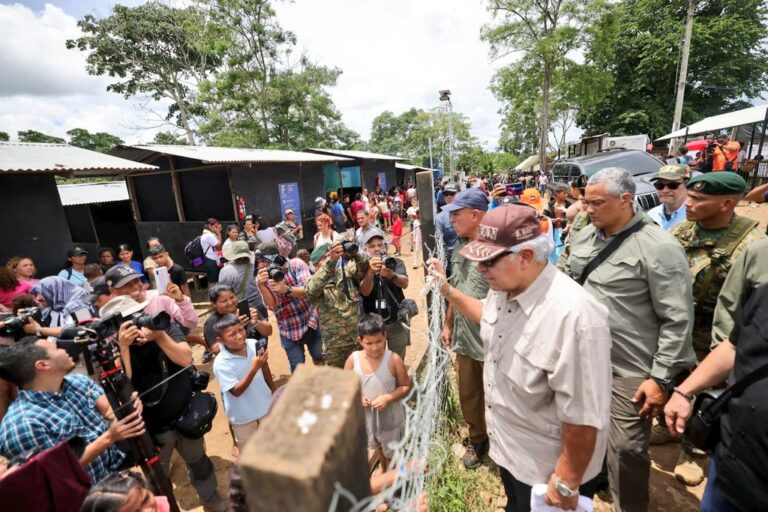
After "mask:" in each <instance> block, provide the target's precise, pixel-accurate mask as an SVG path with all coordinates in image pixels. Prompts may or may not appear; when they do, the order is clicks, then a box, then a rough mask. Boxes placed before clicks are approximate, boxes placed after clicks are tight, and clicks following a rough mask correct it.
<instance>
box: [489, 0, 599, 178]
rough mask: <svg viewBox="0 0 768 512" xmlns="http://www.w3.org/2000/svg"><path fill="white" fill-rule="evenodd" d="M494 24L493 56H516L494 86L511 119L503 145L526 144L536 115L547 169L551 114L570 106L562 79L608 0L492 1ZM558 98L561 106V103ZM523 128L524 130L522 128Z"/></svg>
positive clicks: (491, 26)
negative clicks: (516, 58)
mask: <svg viewBox="0 0 768 512" xmlns="http://www.w3.org/2000/svg"><path fill="white" fill-rule="evenodd" d="M489 10H490V12H491V14H492V16H493V18H494V23H491V24H489V25H488V26H486V27H484V29H483V31H482V37H483V39H484V40H486V41H488V43H489V44H490V47H491V55H492V56H493V57H494V58H500V57H504V56H508V55H510V54H516V55H518V56H519V58H518V60H517V61H516V62H515V63H513V64H511V65H510V66H509V67H508V68H506V69H505V70H502V71H501V72H500V73H499V75H498V76H497V78H496V84H495V86H494V91H495V92H496V94H497V96H498V97H499V98H500V99H501V100H502V102H503V103H504V104H505V107H504V108H503V109H502V114H503V115H504V117H505V120H506V121H507V122H508V123H509V124H508V126H506V127H505V128H506V130H504V131H503V136H504V139H506V140H502V141H501V142H502V145H504V144H508V145H510V146H511V148H515V149H517V148H519V149H527V147H526V144H527V143H526V142H525V141H526V140H529V137H530V135H531V133H530V132H531V128H530V126H531V121H532V120H533V118H534V116H535V117H536V120H537V122H536V124H535V130H536V140H537V141H538V144H537V145H538V153H539V162H540V165H541V166H542V168H545V163H546V162H545V160H546V152H547V147H548V145H549V130H550V127H551V125H552V119H553V117H556V116H553V113H557V110H558V109H563V108H567V103H568V101H567V98H565V96H564V92H565V88H559V87H560V84H562V83H563V82H564V79H565V77H566V75H567V74H569V72H571V71H572V70H573V69H574V68H577V67H578V66H579V65H580V64H579V63H578V62H576V61H575V60H574V59H573V56H574V55H575V54H577V53H579V52H581V51H583V49H585V48H586V47H587V46H588V44H589V42H590V40H591V38H592V36H593V35H594V30H593V26H594V25H595V24H597V23H599V22H601V21H602V20H603V18H604V16H605V13H606V11H607V5H606V2H605V0H546V1H544V0H533V1H532V0H490V1H489ZM558 102H559V105H558ZM521 130H522V133H520V131H521Z"/></svg>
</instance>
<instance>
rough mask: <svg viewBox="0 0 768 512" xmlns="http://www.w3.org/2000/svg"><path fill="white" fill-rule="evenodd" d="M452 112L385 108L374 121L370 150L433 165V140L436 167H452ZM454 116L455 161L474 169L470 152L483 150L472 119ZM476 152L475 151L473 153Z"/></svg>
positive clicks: (454, 114)
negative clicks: (400, 112)
mask: <svg viewBox="0 0 768 512" xmlns="http://www.w3.org/2000/svg"><path fill="white" fill-rule="evenodd" d="M448 115H449V114H447V113H446V112H444V111H424V110H421V109H416V108H411V109H410V110H406V111H405V112H403V113H402V114H400V115H395V114H393V113H392V112H389V111H385V112H382V113H381V114H379V115H378V116H376V117H375V118H374V120H373V122H372V123H371V139H370V141H369V142H368V149H369V150H371V151H375V152H378V153H386V154H390V155H397V156H401V157H403V158H407V159H408V160H410V161H411V162H413V163H414V164H415V165H421V166H425V167H426V166H429V164H430V162H429V160H430V158H429V148H430V141H431V145H432V162H433V165H434V166H436V167H442V168H447V167H448V161H449V158H448V152H449V151H450V140H449V138H448V134H449V130H448V124H449V123H448ZM452 115H453V117H452V119H451V123H452V125H453V126H452V127H453V136H454V160H455V161H456V163H457V167H459V168H463V169H467V170H469V169H471V167H472V163H473V160H472V159H471V158H468V157H467V155H469V154H470V153H472V152H473V151H475V150H479V149H480V145H479V144H478V142H477V139H475V138H474V137H473V136H472V132H471V125H470V122H469V119H468V118H467V117H466V116H464V115H462V114H460V113H457V112H454V113H453V114H452ZM472 154H475V153H472Z"/></svg>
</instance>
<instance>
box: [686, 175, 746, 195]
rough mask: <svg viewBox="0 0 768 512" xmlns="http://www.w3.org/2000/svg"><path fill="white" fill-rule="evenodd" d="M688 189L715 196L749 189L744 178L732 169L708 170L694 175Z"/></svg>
mask: <svg viewBox="0 0 768 512" xmlns="http://www.w3.org/2000/svg"><path fill="white" fill-rule="evenodd" d="M687 188H688V190H692V191H694V192H701V193H702V194H710V195H713V196H729V195H733V194H743V193H745V192H746V191H747V182H746V181H744V178H742V177H741V176H739V175H738V174H736V173H735V172H730V171H716V172H708V173H706V174H699V175H698V176H694V177H693V178H691V180H690V181H689V182H688V187H687Z"/></svg>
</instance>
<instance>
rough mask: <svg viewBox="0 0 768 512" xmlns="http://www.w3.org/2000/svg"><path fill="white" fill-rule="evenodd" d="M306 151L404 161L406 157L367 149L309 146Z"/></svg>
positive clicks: (368, 158)
mask: <svg viewBox="0 0 768 512" xmlns="http://www.w3.org/2000/svg"><path fill="white" fill-rule="evenodd" d="M307 151H311V152H313V153H322V154H325V155H339V156H345V157H348V158H363V159H367V160H394V161H396V162H397V161H404V160H407V158H400V157H399V156H392V155H382V154H381V153H371V152H369V151H352V150H346V149H323V148H309V149H308V150H307Z"/></svg>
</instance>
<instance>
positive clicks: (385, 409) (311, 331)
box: [0, 189, 418, 510]
mask: <svg viewBox="0 0 768 512" xmlns="http://www.w3.org/2000/svg"><path fill="white" fill-rule="evenodd" d="M364 192H366V191H364ZM396 192H397V191H396V190H395V189H393V190H392V193H393V194H394V193H396ZM397 197H398V199H397V200H395V199H392V198H391V197H390V196H389V195H388V194H385V193H372V194H367V193H366V194H365V195H363V193H358V194H357V196H356V199H357V200H358V201H359V203H362V204H363V206H360V205H359V204H358V205H354V209H355V213H356V215H355V216H352V215H351V211H349V216H347V214H346V213H344V211H343V210H342V209H341V205H340V203H339V202H338V201H337V197H336V196H334V195H331V196H330V197H329V199H330V200H331V202H332V203H333V206H332V207H331V208H330V209H326V208H318V211H317V215H316V218H315V223H316V226H317V228H318V232H317V235H316V236H315V237H314V239H310V240H308V243H304V242H303V239H304V232H303V231H304V226H303V223H302V222H301V221H300V220H298V219H296V218H295V212H294V211H293V210H292V209H286V210H285V211H284V212H283V214H284V218H283V219H282V220H281V221H280V222H279V223H277V224H275V225H274V226H267V225H266V223H265V221H264V219H263V218H262V217H260V216H259V215H249V216H247V217H245V218H244V219H243V221H242V223H240V224H232V225H229V226H227V227H226V228H223V226H222V223H221V222H219V221H218V220H217V219H213V218H211V219H208V220H207V221H206V222H205V223H204V226H203V229H202V231H201V233H200V236H199V237H197V238H196V239H195V240H193V241H191V242H190V244H188V247H186V248H185V251H184V253H185V256H186V257H187V259H189V260H190V261H189V262H185V263H189V264H190V265H191V266H193V267H196V268H198V269H200V271H201V272H203V273H204V274H205V276H206V278H207V283H208V290H207V294H208V298H209V300H210V304H211V311H210V313H209V314H208V317H207V319H206V320H205V322H203V323H202V325H201V318H200V316H199V315H198V312H197V311H196V310H195V308H194V307H193V304H192V302H191V292H190V286H189V283H188V276H187V271H186V270H185V268H184V266H182V265H180V264H179V263H178V262H175V261H173V259H172V258H171V256H170V254H169V253H168V251H167V250H166V248H165V247H164V245H163V243H162V241H161V240H160V239H158V238H154V237H153V238H150V239H149V240H147V242H146V248H145V251H144V253H145V255H146V258H145V259H144V261H143V262H142V261H141V260H140V259H139V258H137V257H136V256H135V253H134V251H133V249H132V248H131V247H130V246H129V245H127V244H120V245H119V246H118V247H117V250H114V249H112V248H110V247H101V248H99V249H98V254H97V261H98V262H97V263H88V256H89V254H88V251H86V250H85V249H84V248H83V247H80V246H75V247H73V248H72V249H71V250H69V251H68V252H67V254H66V260H65V264H64V266H63V269H62V270H61V271H60V272H58V273H56V275H52V276H47V277H43V278H42V279H37V276H36V269H35V265H34V262H33V261H32V259H31V258H28V257H14V258H11V260H9V261H8V263H7V265H6V266H5V267H4V268H2V269H0V304H1V305H0V308H2V311H0V313H3V316H2V317H0V318H1V319H0V334H2V338H0V343H2V344H3V349H2V350H0V395H1V396H2V399H1V400H0V418H2V423H0V453H2V454H3V455H4V456H6V457H7V459H8V460H9V461H11V460H14V459H18V460H17V461H16V462H14V463H13V464H12V465H14V464H16V465H17V463H18V462H19V461H21V459H20V458H23V460H24V461H26V460H27V459H29V458H30V456H32V455H33V454H35V453H37V452H40V451H41V450H43V451H44V453H47V452H48V450H54V448H56V447H57V446H58V445H59V444H60V443H66V442H68V441H69V440H70V439H72V438H82V440H83V447H82V449H80V450H77V449H75V448H73V449H72V450H73V451H74V453H75V457H76V459H77V460H79V462H80V464H81V465H82V467H83V468H84V469H85V473H86V475H87V476H86V477H84V478H86V479H88V480H89V482H87V483H91V482H92V483H93V484H95V485H94V486H93V487H92V488H91V490H90V493H89V494H88V495H87V497H86V494H85V493H81V494H82V495H79V496H78V497H77V498H75V497H74V496H72V499H78V500H80V502H82V501H83V500H85V501H84V503H83V510H94V509H95V508H94V507H96V506H97V505H96V504H97V503H101V504H103V503H105V499H104V493H105V492H107V491H106V490H105V489H114V488H115V486H122V490H121V491H120V493H122V494H123V498H124V501H120V500H115V501H114V504H115V506H114V507H113V508H109V507H107V508H100V509H99V510H138V509H134V508H121V507H120V506H118V505H119V504H120V503H122V504H127V503H133V500H134V498H137V496H134V494H135V493H137V492H138V493H140V494H141V493H144V491H147V492H150V491H148V490H147V489H146V486H144V485H143V484H137V483H136V482H140V479H139V480H136V479H135V478H133V477H130V478H127V479H126V477H122V476H119V475H121V474H122V473H121V472H122V471H123V470H124V469H126V468H129V467H131V466H133V465H134V464H136V463H137V462H139V460H137V459H136V458H135V453H133V452H132V450H131V449H130V445H129V443H130V442H131V440H132V439H134V438H138V437H140V436H143V435H145V434H147V433H148V434H149V435H150V436H151V439H152V441H153V442H154V443H155V445H156V446H157V447H158V448H159V452H158V460H159V463H160V464H161V465H162V467H163V468H164V470H165V472H166V474H168V471H169V465H170V460H171V454H172V453H173V451H174V450H175V451H177V452H178V453H179V455H180V456H181V458H182V459H183V461H184V463H185V464H186V466H187V470H188V474H189V478H190V482H191V484H192V486H193V487H194V489H195V490H196V491H197V495H198V497H199V499H200V502H201V503H202V504H203V506H204V507H205V509H206V510H225V509H226V508H227V500H225V499H223V498H222V497H221V496H219V494H218V491H217V479H216V474H215V472H214V467H213V464H212V462H211V460H210V458H209V456H208V454H207V453H206V449H205V444H204V442H203V434H204V433H205V432H207V431H208V430H209V429H210V424H211V421H212V416H211V414H215V408H213V411H212V412H211V411H210V410H209V411H208V412H210V414H208V415H206V414H202V415H201V414H199V413H200V411H201V410H202V409H200V407H201V406H204V405H205V402H204V399H203V401H201V399H200V398H199V397H201V396H204V395H205V393H201V391H203V390H204V387H205V386H204V385H200V383H199V381H200V380H201V375H200V373H201V372H200V371H199V370H198V369H196V367H195V365H194V364H193V358H192V349H191V346H193V345H195V344H199V345H202V346H203V347H204V353H203V362H210V361H211V360H212V361H213V364H212V373H213V375H214V376H215V378H216V380H217V381H218V384H219V388H220V391H221V402H222V403H223V409H224V413H225V414H226V417H227V419H228V423H229V427H230V432H231V434H232V439H233V455H234V456H235V457H237V456H238V454H239V450H240V449H242V447H243V446H244V444H245V443H246V442H247V440H248V439H249V438H250V437H251V436H252V435H253V434H254V433H255V432H256V430H257V429H258V426H259V424H260V422H261V421H262V419H263V418H264V416H266V415H267V413H268V411H269V410H270V408H271V405H272V403H273V402H274V400H275V399H276V397H277V396H278V393H276V392H277V389H276V387H275V382H274V379H273V376H272V372H271V370H270V367H269V359H268V358H269V356H268V352H267V348H268V346H269V345H268V344H269V338H270V337H271V335H272V334H273V327H272V324H271V323H270V321H269V315H270V311H271V312H272V313H271V315H273V316H274V318H275V321H276V326H277V335H278V338H279V341H280V345H281V347H282V349H283V350H284V351H285V354H286V357H287V359H288V362H289V366H290V371H291V372H293V371H294V370H295V369H296V367H297V366H298V365H299V364H301V363H304V362H305V357H306V353H307V352H308V353H309V356H310V357H311V358H312V360H313V362H314V364H327V365H331V366H335V367H338V368H340V369H344V368H346V369H348V370H349V371H354V372H356V373H357V374H358V375H359V376H360V379H361V385H362V387H363V406H364V407H365V409H366V425H367V426H368V429H367V431H368V434H369V444H370V446H371V447H372V448H375V449H376V450H377V453H378V454H379V457H380V462H381V464H382V467H383V468H386V467H387V464H388V461H389V460H391V458H392V443H393V442H397V441H399V440H400V439H401V438H402V436H403V435H404V430H405V425H404V424H403V422H404V414H403V410H402V407H403V406H402V404H401V400H402V398H403V397H404V396H405V395H407V394H408V392H409V390H410V386H411V384H410V380H409V377H408V375H407V373H406V371H405V366H404V362H403V361H404V358H405V354H406V350H407V346H408V345H409V344H410V331H409V329H408V324H409V323H410V318H411V316H413V315H414V314H415V313H416V311H415V308H413V307H412V305H413V304H412V301H410V302H409V301H406V300H405V296H404V293H403V289H405V288H406V287H407V286H408V284H409V279H408V274H407V271H406V268H405V264H404V262H403V261H402V260H401V259H399V258H398V257H397V256H396V255H395V254H397V255H398V256H399V238H400V236H402V221H401V220H400V219H399V215H400V214H401V213H402V212H403V211H404V209H407V208H410V207H412V206H413V205H415V204H416V203H415V198H414V197H411V199H410V200H409V199H408V195H407V193H404V194H403V195H402V197H401V196H400V195H397ZM363 198H365V199H366V201H365V202H364V201H363ZM390 201H392V207H391V209H390ZM403 202H405V208H403V206H402V203H403ZM319 203H320V202H318V204H319ZM347 207H348V208H352V207H353V204H349V205H348V206H347ZM412 215H413V216H418V214H417V213H413V214H412ZM393 217H394V222H392V220H393ZM341 218H343V219H344V222H343V223H340V222H339V219H341ZM348 219H354V221H352V220H350V221H349V223H347V220H348ZM337 230H338V231H337ZM392 231H394V232H395V233H396V235H394V239H395V244H393V245H395V246H396V247H397V250H396V251H393V250H391V249H390V247H389V245H390V243H391V242H392V238H393V235H392V234H391V233H392ZM310 242H311V243H310ZM196 258H199V259H196ZM414 304H415V303H414ZM163 313H164V314H166V315H168V318H169V319H170V321H169V322H168V323H167V325H163V326H161V325H160V324H158V326H156V327H155V328H150V327H148V326H144V325H136V324H135V322H134V320H135V318H136V315H137V314H144V315H148V317H149V318H155V317H157V318H161V314H163ZM111 318H120V319H121V320H120V323H119V327H118V328H116V330H115V332H114V342H115V345H116V347H117V353H118V354H119V360H120V363H119V366H120V367H121V368H122V371H123V372H124V374H125V375H126V376H127V378H128V379H129V380H130V383H131V385H132V387H133V389H135V390H136V395H135V400H134V401H133V402H132V404H130V405H131V407H132V408H133V412H131V413H130V414H127V415H123V414H116V412H115V411H114V410H113V407H114V406H115V405H114V404H113V403H110V402H109V401H108V400H107V396H106V395H105V392H104V390H103V389H102V388H101V386H99V385H98V384H97V383H96V381H97V380H98V379H99V368H96V369H95V370H94V368H92V361H91V358H90V357H89V356H87V355H86V356H83V355H82V350H80V349H79V348H75V347H74V346H73V344H72V343H66V342H62V340H66V339H67V338H68V337H69V336H72V335H74V334H73V333H76V332H79V331H78V329H79V328H81V327H82V326H86V327H87V326H88V325H90V322H92V321H93V319H97V321H99V322H100V324H99V325H104V324H108V323H109V321H110V320H108V319H111ZM13 319H23V320H22V321H21V322H18V321H17V322H14V321H13ZM126 319H134V320H128V321H125V320H126ZM137 321H138V320H137ZM160 323H162V322H160ZM94 325H95V324H94ZM197 327H202V335H198V334H196V332H193V331H194V330H195V329H196V328H197ZM73 329H74V331H73ZM80 332H81V331H80ZM203 380H205V379H203ZM139 395H140V396H141V399H139V398H138V396H139ZM53 397H61V399H55V400H54V398H53ZM52 400H53V401H52ZM190 404H192V405H190ZM200 404H202V405H200ZM209 405H210V404H209ZM123 407H128V406H127V405H126V406H123ZM123 407H121V409H122V408H123ZM195 407H197V408H198V410H197V411H196V412H197V413H198V414H197V415H195V414H193V413H189V411H190V409H193V408H195ZM209 409H210V407H209ZM193 412H195V411H193ZM190 423H191V424H190ZM57 453H64V454H66V453H67V452H66V451H63V452H57ZM33 458H34V457H33ZM9 473H10V474H13V472H12V471H10V472H9ZM6 476H7V475H6ZM0 478H3V477H2V476H0ZM1 481H2V480H0V482H1ZM118 484H119V485H118ZM80 487H83V486H82V485H81V486H80ZM87 488H88V487H87V485H86V487H85V489H86V491H87ZM151 491H154V492H155V493H157V492H158V489H151ZM150 494H152V497H153V499H155V500H156V501H158V503H160V504H161V505H162V504H163V503H164V501H163V499H162V497H161V496H155V495H154V493H152V492H150ZM139 497H141V496H139ZM144 498H146V499H149V494H146V495H144V496H143V498H142V499H144ZM158 498H160V499H159V500H158ZM99 506H101V505H99ZM163 506H164V505H163ZM74 509H75V510H76V509H77V507H74Z"/></svg>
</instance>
